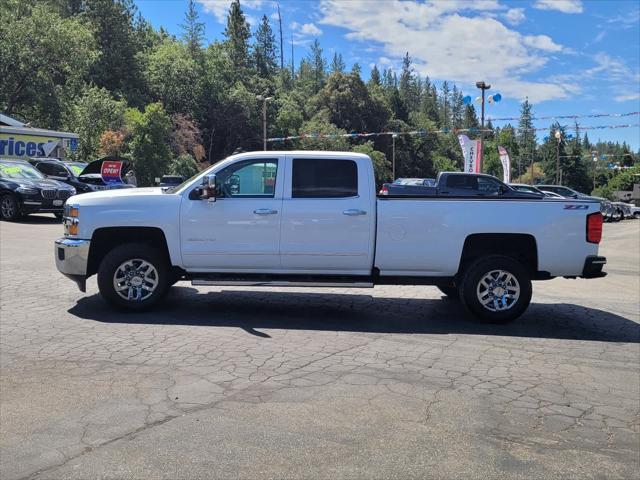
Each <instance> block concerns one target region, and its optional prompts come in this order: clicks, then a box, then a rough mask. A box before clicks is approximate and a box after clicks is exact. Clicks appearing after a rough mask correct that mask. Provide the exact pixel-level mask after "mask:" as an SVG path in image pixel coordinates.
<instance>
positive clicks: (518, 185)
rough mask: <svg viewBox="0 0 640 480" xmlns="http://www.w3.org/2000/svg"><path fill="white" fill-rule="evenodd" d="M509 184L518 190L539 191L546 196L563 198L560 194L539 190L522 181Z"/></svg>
mask: <svg viewBox="0 0 640 480" xmlns="http://www.w3.org/2000/svg"><path fill="white" fill-rule="evenodd" d="M509 186H510V187H511V188H513V189H514V190H517V191H519V192H529V193H539V194H541V195H544V196H545V197H548V198H564V197H563V196H562V195H558V194H557V193H553V192H545V191H544V190H540V189H539V188H537V187H534V186H532V185H526V184H524V183H510V184H509Z"/></svg>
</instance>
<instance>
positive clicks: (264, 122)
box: [256, 95, 273, 151]
mask: <svg viewBox="0 0 640 480" xmlns="http://www.w3.org/2000/svg"><path fill="white" fill-rule="evenodd" d="M256 99H257V100H260V101H261V102H262V149H263V150H264V151H266V150H267V102H270V101H271V100H273V97H267V96H264V95H256Z"/></svg>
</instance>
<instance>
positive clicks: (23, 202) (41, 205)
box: [0, 160, 76, 220]
mask: <svg viewBox="0 0 640 480" xmlns="http://www.w3.org/2000/svg"><path fill="white" fill-rule="evenodd" d="M75 194H76V190H75V188H73V187H72V186H70V185H66V184H64V183H62V182H58V181H56V180H52V179H50V178H46V177H45V176H44V175H43V174H42V173H40V172H39V171H37V170H36V169H35V168H33V167H32V166H31V165H30V164H29V163H27V162H24V161H22V160H0V217H1V218H2V219H3V220H17V219H18V218H20V217H21V216H22V215H28V214H30V213H43V212H46V213H53V214H54V215H55V216H56V217H57V218H62V211H63V208H64V203H65V202H66V200H67V198H69V197H71V196H72V195H75Z"/></svg>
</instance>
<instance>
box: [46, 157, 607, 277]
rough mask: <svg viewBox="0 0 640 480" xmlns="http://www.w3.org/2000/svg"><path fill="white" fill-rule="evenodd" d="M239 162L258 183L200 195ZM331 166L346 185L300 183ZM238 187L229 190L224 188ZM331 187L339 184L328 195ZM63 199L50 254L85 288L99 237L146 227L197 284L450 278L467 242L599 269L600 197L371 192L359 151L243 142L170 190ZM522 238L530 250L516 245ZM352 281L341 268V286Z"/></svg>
mask: <svg viewBox="0 0 640 480" xmlns="http://www.w3.org/2000/svg"><path fill="white" fill-rule="evenodd" d="M305 161H306V162H305ZM252 162H253V163H252ZM296 162H298V163H296ZM309 162H316V163H309ZM335 162H341V163H339V164H338V163H335ZM343 162H350V163H348V164H345V163H343ZM234 165H238V167H237V168H250V167H251V168H254V170H255V169H257V168H263V169H264V171H263V173H262V179H261V180H258V183H260V182H262V183H261V184H260V185H261V186H260V188H261V189H262V191H261V192H260V193H259V194H257V195H254V194H252V193H253V192H251V191H249V193H248V194H245V193H244V192H243V191H242V190H243V189H246V188H249V187H247V185H248V183H246V182H248V181H246V180H244V179H243V178H240V176H239V175H237V176H236V177H238V178H235V179H234V178H232V177H233V175H235V174H231V176H229V177H228V180H227V183H226V184H225V185H223V186H222V187H220V188H227V189H228V191H227V194H226V195H219V196H217V198H210V199H202V198H201V196H200V195H199V192H200V190H201V188H202V185H203V179H207V178H208V176H209V175H212V174H216V175H218V176H220V175H221V174H222V175H224V174H225V172H228V171H229V170H233V169H234V168H236V167H234ZM294 165H298V167H294ZM241 166H242V167H241ZM303 167H304V168H307V170H309V168H310V169H311V170H310V171H305V170H303ZM296 168H297V169H298V170H295V169H296ZM313 169H315V170H313ZM328 169H330V170H331V172H338V173H335V175H344V182H345V183H346V184H345V185H344V188H343V187H342V186H341V185H339V182H340V181H342V180H341V178H342V177H341V178H338V177H336V178H333V177H332V178H331V179H330V181H331V182H333V183H332V184H331V186H330V187H326V188H324V187H322V186H320V187H318V188H319V189H320V190H318V191H317V192H319V193H317V194H316V193H314V190H313V188H314V187H312V186H310V187H308V188H307V187H302V186H300V185H303V184H304V182H307V183H308V184H309V185H311V184H313V183H314V182H315V181H316V180H314V179H315V178H317V177H322V176H323V175H329V176H330V175H333V174H334V173H331V172H330V173H327V172H328ZM342 170H344V172H347V173H344V172H343V173H340V172H342ZM237 171H238V172H240V170H237ZM314 172H315V174H314ZM322 172H325V173H322ZM349 172H351V173H349ZM312 174H314V175H312ZM349 174H350V175H352V176H354V177H357V182H355V186H354V181H355V178H351V179H347V176H348V175H349ZM305 175H306V177H305ZM254 176H255V175H254ZM267 177H271V179H270V180H266V178H267ZM294 177H295V178H294ZM249 180H251V178H250V179H249ZM243 181H245V184H242V183H241V182H243ZM233 182H236V183H233ZM254 183H255V182H254ZM265 185H268V187H265ZM233 188H236V189H237V190H238V191H237V193H236V194H234V193H233V192H232V191H231V190H229V189H233ZM305 188H306V190H305ZM322 188H324V190H322ZM331 188H333V189H334V190H335V191H336V192H337V194H336V196H333V197H332V196H331V195H332V191H333V190H331ZM349 188H351V189H352V190H353V191H351V190H349ZM264 190H267V193H266V194H265V193H264ZM229 192H231V193H229ZM349 192H351V193H352V194H351V193H349ZM70 209H76V210H75V211H76V212H77V215H75V216H67V217H66V218H65V229H66V235H65V237H64V238H62V239H60V240H58V241H57V242H56V261H57V265H58V268H59V270H60V271H61V272H62V273H64V274H66V275H68V276H70V277H71V278H73V279H74V280H76V281H77V282H78V284H79V285H80V286H81V289H82V288H83V286H84V281H85V279H86V278H87V277H88V276H90V275H92V274H94V273H96V272H97V271H98V270H99V267H100V260H101V258H102V257H103V256H104V255H106V253H108V248H107V247H105V245H107V246H109V245H110V246H114V245H116V244H117V243H122V242H124V241H126V242H142V243H144V242H146V241H149V238H150V237H149V236H147V235H146V234H145V232H147V231H148V232H150V233H153V235H151V237H153V238H155V239H158V238H160V241H164V245H161V246H158V245H156V247H158V248H161V249H162V250H163V251H165V249H166V255H167V256H168V262H169V264H170V265H171V267H172V268H174V269H175V270H178V271H180V272H181V273H182V274H184V278H186V279H191V280H193V281H194V283H196V284H197V283H200V284H202V283H206V282H205V280H206V279H207V278H210V277H211V275H210V274H216V275H217V277H216V278H217V279H218V282H219V283H225V275H229V277H226V280H228V282H227V283H231V284H233V283H232V282H233V281H234V280H233V279H232V278H231V276H230V275H234V276H235V277H234V278H236V279H237V278H240V276H242V275H249V276H250V275H262V277H261V278H262V279H263V281H261V285H265V284H270V280H271V281H273V282H275V281H276V280H278V279H280V280H282V278H285V276H287V278H288V279H289V280H291V278H292V276H293V278H296V277H295V276H303V275H306V276H313V277H314V278H313V280H314V281H315V283H318V281H319V280H321V279H322V278H329V276H341V277H344V278H346V279H349V278H351V279H352V280H353V282H362V281H363V280H367V281H368V280H370V281H371V282H370V283H371V284H374V283H395V281H397V283H405V284H407V283H418V284H419V283H434V284H445V283H446V284H449V283H450V284H451V285H455V284H456V283H459V282H457V281H456V278H457V276H459V275H460V274H461V273H462V268H463V266H464V264H465V258H466V257H468V256H469V255H471V253H469V252H471V251H472V250H473V251H474V252H476V254H475V256H474V255H471V257H469V259H470V260H472V259H473V258H475V257H477V256H478V255H479V254H477V252H478V251H480V252H481V253H482V254H485V253H486V254H490V253H492V254H499V253H501V252H506V253H507V254H512V255H513V256H514V258H516V257H518V258H520V260H521V261H522V262H525V263H528V265H529V267H530V268H529V270H530V272H529V273H530V277H531V278H532V279H545V278H552V277H556V276H568V277H579V276H584V277H597V276H603V275H604V274H602V273H601V270H602V264H603V263H604V259H602V257H597V253H598V244H597V243H593V242H590V241H588V239H587V236H586V235H587V218H588V215H591V214H594V213H596V212H599V204H598V203H597V202H588V201H580V200H567V199H562V200H556V199H544V200H541V199H501V198H499V196H492V197H487V198H477V197H471V198H415V197H405V198H399V197H379V198H376V185H375V180H374V172H373V165H372V162H371V159H370V158H369V157H368V156H366V155H362V154H356V153H343V152H312V151H299V152H288V151H283V152H276V151H274V152H252V153H243V154H238V155H234V156H231V157H229V158H227V159H226V160H224V161H222V162H220V163H218V164H216V165H214V166H212V167H211V168H210V169H208V170H207V171H205V172H202V173H201V174H200V175H198V176H197V177H195V178H193V179H190V180H187V181H186V182H185V183H184V184H183V185H181V186H179V187H178V188H176V189H174V190H173V191H169V192H167V191H164V190H163V189H161V188H138V189H130V190H120V191H104V192H95V193H88V194H83V195H77V196H74V197H72V198H71V199H69V201H68V208H67V211H70ZM71 225H75V230H71V228H70V227H71ZM146 229H148V230H146ZM70 230H71V231H72V232H73V233H74V234H71V233H70ZM154 232H155V233H154ZM160 232H161V235H156V233H158V234H159V233H160ZM98 236H99V237H100V238H99V239H97V237H98ZM109 239H112V240H109ZM154 241H156V240H154ZM474 241H475V242H476V243H473V242H474ZM470 242H472V243H473V245H471V243H470ZM478 242H479V243H478ZM523 242H524V243H523ZM470 245H471V246H470ZM525 247H526V250H527V251H521V250H523V249H524V248H525ZM105 248H106V250H105ZM65 252H66V255H65ZM465 252H467V253H465ZM594 258H595V259H601V260H597V261H596V262H599V263H596V266H595V267H593V265H590V266H589V269H588V271H587V266H586V263H589V259H594ZM83 263H84V265H83ZM78 265H79V266H78ZM598 265H599V268H598ZM270 276H271V277H270ZM430 279H431V280H432V281H430ZM236 281H237V280H236ZM353 282H349V281H348V280H345V286H353ZM281 283H282V282H280V284H281ZM274 284H275V283H274Z"/></svg>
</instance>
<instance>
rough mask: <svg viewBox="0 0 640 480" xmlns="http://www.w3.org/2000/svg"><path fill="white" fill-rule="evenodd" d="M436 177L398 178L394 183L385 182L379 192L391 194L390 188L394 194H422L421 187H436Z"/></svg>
mask: <svg viewBox="0 0 640 480" xmlns="http://www.w3.org/2000/svg"><path fill="white" fill-rule="evenodd" d="M435 186H436V179H435V178H397V179H395V180H394V181H393V183H383V184H382V188H381V189H380V191H379V192H378V194H379V195H389V189H391V190H392V191H393V193H392V195H400V194H403V193H404V194H407V195H420V194H421V193H422V190H421V187H435Z"/></svg>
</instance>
